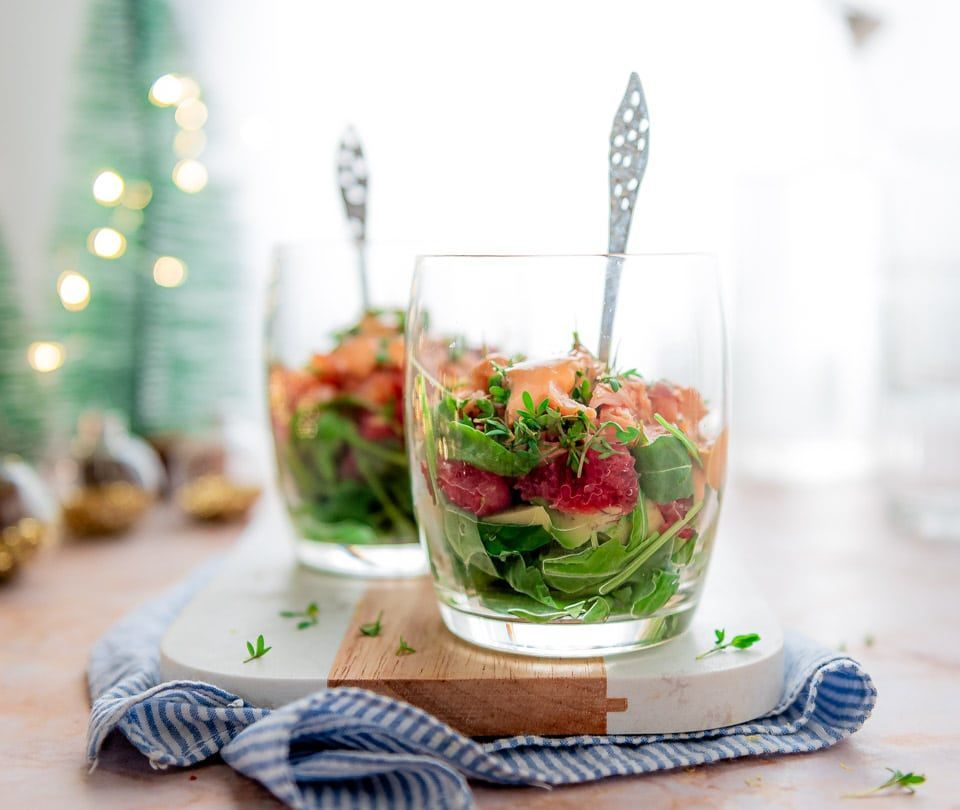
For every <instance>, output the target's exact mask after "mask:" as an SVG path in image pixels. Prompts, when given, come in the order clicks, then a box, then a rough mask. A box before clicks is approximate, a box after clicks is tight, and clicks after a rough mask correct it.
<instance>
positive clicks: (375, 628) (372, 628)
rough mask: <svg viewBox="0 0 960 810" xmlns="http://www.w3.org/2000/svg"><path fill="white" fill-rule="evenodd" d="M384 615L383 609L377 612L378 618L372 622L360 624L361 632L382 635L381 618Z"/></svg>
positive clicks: (366, 634) (367, 634)
mask: <svg viewBox="0 0 960 810" xmlns="http://www.w3.org/2000/svg"><path fill="white" fill-rule="evenodd" d="M382 616H383V611H382V610H381V611H380V612H379V613H378V614H377V618H376V619H374V620H373V621H372V622H367V623H366V624H361V625H360V633H361V634H362V635H364V636H370V637H371V638H372V637H373V636H379V635H380V619H381V617H382Z"/></svg>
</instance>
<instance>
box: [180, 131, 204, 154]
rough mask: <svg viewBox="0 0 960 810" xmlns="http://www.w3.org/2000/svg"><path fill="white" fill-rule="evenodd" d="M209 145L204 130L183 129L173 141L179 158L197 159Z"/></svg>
mask: <svg viewBox="0 0 960 810" xmlns="http://www.w3.org/2000/svg"><path fill="white" fill-rule="evenodd" d="M206 145H207V136H206V133H204V131H203V130H202V129H192V130H191V129H181V130H180V131H179V132H178V133H177V136H176V137H175V138H174V139H173V151H174V153H175V154H176V156H177V157H181V158H195V157H197V156H199V155H200V153H201V152H203V150H204V148H205V147H206Z"/></svg>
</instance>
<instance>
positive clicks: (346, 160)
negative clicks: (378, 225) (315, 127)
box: [337, 127, 370, 312]
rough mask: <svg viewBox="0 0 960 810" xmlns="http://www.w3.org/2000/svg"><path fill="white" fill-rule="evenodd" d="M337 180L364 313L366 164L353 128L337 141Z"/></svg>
mask: <svg viewBox="0 0 960 810" xmlns="http://www.w3.org/2000/svg"><path fill="white" fill-rule="evenodd" d="M337 181H338V183H339V184H340V195H341V196H342V197H343V206H344V211H345V212H346V215H347V222H348V223H349V225H350V232H351V233H352V234H353V242H354V245H356V248H357V270H358V271H359V275H360V297H361V299H362V301H363V309H364V312H366V311H368V310H369V309H370V287H369V285H368V283H367V161H366V160H365V159H364V157H363V145H362V144H361V143H360V138H359V136H358V135H357V133H356V132H355V131H354V129H353V127H347V129H346V131H345V132H344V133H343V136H342V137H341V138H340V150H339V153H338V156H337Z"/></svg>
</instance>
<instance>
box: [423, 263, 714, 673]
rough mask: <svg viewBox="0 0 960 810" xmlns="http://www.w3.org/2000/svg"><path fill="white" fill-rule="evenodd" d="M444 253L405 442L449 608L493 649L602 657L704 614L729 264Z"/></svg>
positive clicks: (443, 605) (452, 625)
mask: <svg viewBox="0 0 960 810" xmlns="http://www.w3.org/2000/svg"><path fill="white" fill-rule="evenodd" d="M615 261H616V262H618V263H619V265H620V267H621V272H622V276H621V280H620V286H619V304H618V307H617V311H616V317H615V319H614V327H613V332H612V340H611V342H610V347H611V351H610V353H609V354H610V360H609V362H603V361H602V360H600V359H599V355H600V350H599V342H600V328H601V316H602V313H603V306H604V286H605V277H606V274H607V269H608V264H609V263H610V258H609V257H607V256H427V257H421V258H420V259H419V261H418V265H417V270H416V273H415V277H414V284H413V291H412V297H411V304H410V310H409V312H408V316H407V408H406V411H407V437H408V445H409V452H410V458H411V470H412V476H413V492H414V504H415V507H416V512H417V519H418V522H419V527H420V538H421V541H422V543H423V544H424V547H425V548H426V550H427V553H428V555H429V557H430V567H431V570H432V573H433V577H434V584H435V587H436V592H437V596H438V599H439V603H440V612H441V614H442V616H443V620H444V622H445V623H446V625H447V627H448V628H449V629H450V630H451V631H452V632H453V633H455V634H456V635H458V636H460V637H462V638H464V639H466V640H467V641H470V642H473V643H475V644H479V645H481V646H486V647H492V648H495V649H500V650H506V651H509V652H514V653H524V654H529V655H541V656H588V655H598V654H608V653H613V652H621V651H626V650H631V649H636V648H640V647H645V646H650V645H653V644H658V643H660V642H663V641H665V640H667V639H669V638H672V637H674V636H676V635H678V634H679V633H681V632H682V631H683V630H684V629H685V628H686V627H687V626H688V625H689V623H690V620H691V619H692V616H693V611H694V609H695V607H696V604H697V600H698V598H699V595H700V591H701V588H702V585H703V581H704V575H705V572H706V568H707V563H708V561H709V557H710V552H711V548H712V546H713V542H714V536H715V533H716V528H717V517H718V513H719V507H720V503H721V500H722V493H723V486H724V475H725V466H726V464H725V462H726V448H727V407H726V362H725V339H724V326H723V314H722V310H721V304H720V296H719V289H718V281H717V275H716V271H715V267H714V261H713V260H712V259H711V258H710V257H708V256H702V255H663V256H654V255H651V256H623V257H616V259H615Z"/></svg>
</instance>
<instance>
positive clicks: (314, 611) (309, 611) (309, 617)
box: [280, 602, 320, 630]
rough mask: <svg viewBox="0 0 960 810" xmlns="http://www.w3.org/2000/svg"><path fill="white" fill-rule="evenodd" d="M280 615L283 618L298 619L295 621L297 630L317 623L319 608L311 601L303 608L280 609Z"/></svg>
mask: <svg viewBox="0 0 960 810" xmlns="http://www.w3.org/2000/svg"><path fill="white" fill-rule="evenodd" d="M280 615H281V616H282V617H283V618H284V619H300V621H299V622H297V630H306V629H307V628H308V627H313V625H315V624H317V622H318V617H319V615H320V608H319V606H318V605H317V603H316V602H311V603H310V604H309V605H307V606H306V607H305V608H304V609H303V610H281V611H280Z"/></svg>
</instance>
